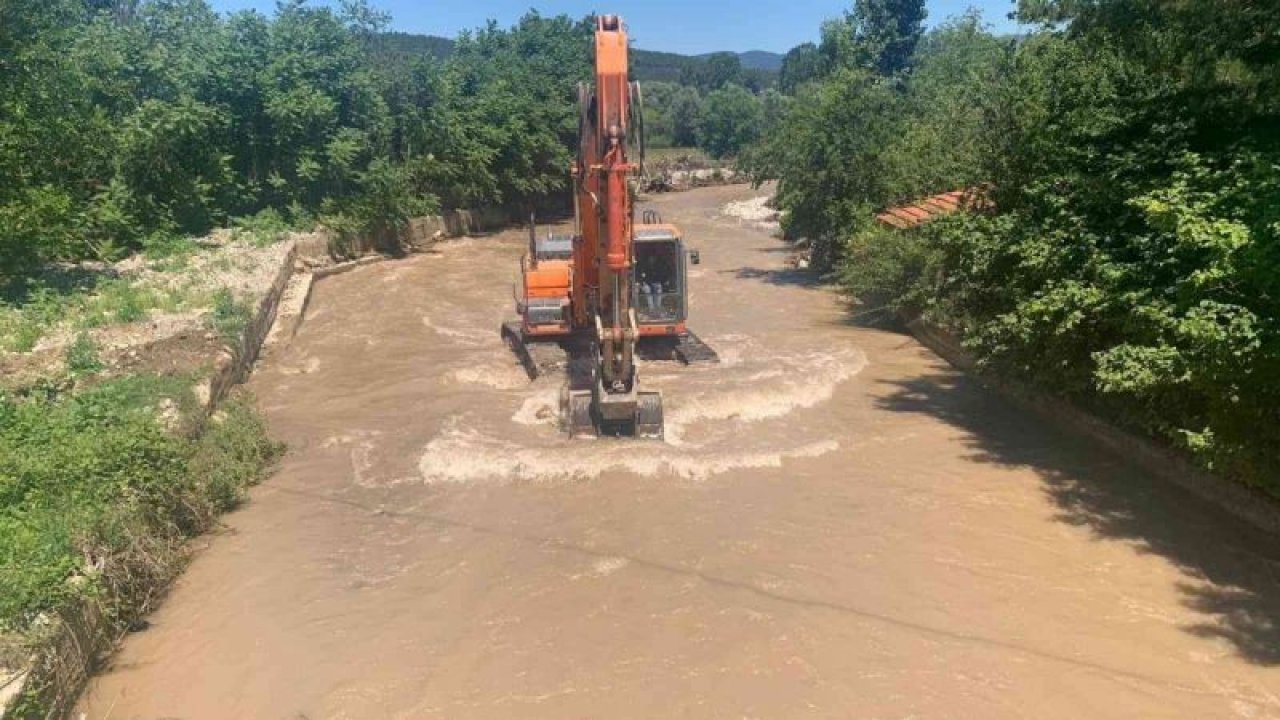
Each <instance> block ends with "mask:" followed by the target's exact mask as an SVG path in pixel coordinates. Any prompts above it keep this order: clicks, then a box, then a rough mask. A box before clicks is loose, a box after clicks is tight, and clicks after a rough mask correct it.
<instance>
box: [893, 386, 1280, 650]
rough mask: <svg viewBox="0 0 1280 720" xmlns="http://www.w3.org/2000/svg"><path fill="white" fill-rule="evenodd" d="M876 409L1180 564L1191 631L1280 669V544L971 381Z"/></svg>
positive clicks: (1079, 521) (1096, 530)
mask: <svg viewBox="0 0 1280 720" xmlns="http://www.w3.org/2000/svg"><path fill="white" fill-rule="evenodd" d="M884 384H885V385H886V386H887V387H885V388H883V392H882V393H881V394H880V397H879V398H878V400H877V404H878V405H879V406H880V407H881V408H883V409H887V410H892V411H895V412H904V413H922V414H926V415H929V416H931V417H936V418H940V419H942V420H944V421H946V422H947V423H949V424H951V425H952V426H954V427H957V428H960V429H962V430H964V431H965V432H966V433H968V438H967V443H968V445H969V447H970V448H971V449H972V450H973V454H972V456H971V458H970V459H972V460H973V461H974V462H980V463H991V464H995V465H999V466H1004V467H1016V468H1030V469H1032V470H1034V471H1035V472H1036V473H1037V474H1038V475H1039V477H1040V479H1041V482H1042V483H1043V489H1044V492H1045V493H1046V494H1047V495H1048V496H1049V498H1050V499H1052V501H1053V502H1054V504H1055V505H1056V507H1057V509H1058V514H1057V519H1058V520H1059V521H1061V522H1065V523H1068V524H1071V525H1074V526H1077V527H1084V528H1087V529H1089V530H1090V531H1091V532H1092V533H1093V534H1094V535H1095V536H1097V537H1099V538H1103V539H1107V540H1115V541H1120V542H1126V543H1130V544H1131V545H1132V546H1134V547H1136V548H1137V549H1138V550H1139V551H1140V552H1144V553H1152V554H1156V555H1159V556H1160V557H1162V558H1165V559H1166V560H1168V561H1169V562H1170V563H1172V564H1174V565H1175V566H1176V567H1177V568H1178V569H1179V570H1180V571H1181V572H1182V573H1183V575H1184V580H1183V581H1181V582H1180V583H1179V584H1178V589H1179V591H1180V592H1181V593H1182V595H1183V602H1184V604H1185V605H1186V606H1187V607H1188V608H1191V609H1193V610H1195V611H1196V612H1199V613H1203V614H1205V615H1207V616H1209V618H1210V619H1207V620H1206V621H1204V622H1201V623H1196V624H1193V625H1189V626H1184V627H1183V628H1182V629H1183V630H1185V631H1186V632H1188V633H1190V634H1192V635H1195V636H1198V637H1205V638H1220V639H1223V640H1226V641H1229V642H1230V643H1231V644H1232V645H1233V646H1234V647H1235V649H1236V650H1237V652H1238V653H1239V654H1240V655H1241V656H1242V657H1243V658H1245V659H1246V660H1247V661H1249V662H1252V663H1255V664H1258V665H1267V666H1274V665H1280V546H1278V545H1277V544H1276V542H1275V540H1274V538H1270V537H1269V536H1267V535H1266V534H1265V533H1262V532H1260V531H1256V530H1254V529H1252V528H1248V527H1242V526H1241V524H1240V522H1239V521H1236V520H1235V519H1234V518H1233V517H1232V516H1230V515H1228V514H1227V513H1225V512H1224V511H1222V510H1219V509H1218V508H1216V507H1214V506H1212V505H1209V504H1208V503H1206V502H1204V501H1202V500H1200V499H1199V498H1197V497H1195V496H1193V495H1191V494H1190V493H1189V492H1187V491H1185V490H1183V489H1182V488H1180V487H1177V486H1175V485H1172V484H1170V483H1168V482H1166V481H1164V480H1161V479H1158V478H1152V477H1149V476H1147V475H1146V474H1144V473H1143V472H1142V471H1141V470H1139V469H1137V468H1136V467H1134V466H1132V465H1130V464H1129V463H1128V462H1126V461H1125V460H1123V459H1122V458H1120V457H1119V456H1116V455H1114V454H1112V453H1111V452H1109V451H1107V450H1105V449H1102V448H1099V447H1096V446H1093V445H1092V444H1090V443H1089V442H1087V441H1086V440H1084V439H1081V438H1076V437H1068V436H1064V435H1063V434H1061V433H1059V432H1058V431H1056V430H1055V429H1054V428H1052V427H1050V426H1048V425H1045V424H1044V423H1043V422H1041V421H1039V420H1037V419H1035V418H1028V417H1027V416H1026V414H1025V413H1024V412H1022V411H1020V410H1016V409H1014V408H1013V407H1012V406H1010V405H1008V404H1007V403H1005V402H1004V401H1003V400H1002V399H1000V398H999V397H996V396H994V395H992V394H991V393H990V392H988V391H986V390H985V389H983V388H982V387H981V385H980V384H979V383H978V382H977V381H976V380H974V379H972V378H970V377H967V376H965V375H963V374H960V373H958V372H942V373H937V374H933V375H928V376H925V377H919V378H915V379H912V380H907V381H897V382H886V383H884Z"/></svg>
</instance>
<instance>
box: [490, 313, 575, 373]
mask: <svg viewBox="0 0 1280 720" xmlns="http://www.w3.org/2000/svg"><path fill="white" fill-rule="evenodd" d="M502 339H503V340H504V341H505V342H506V343H507V347H509V348H511V352H512V353H514V354H515V356H516V359H517V360H519V361H520V365H521V366H522V367H523V368H524V371H525V373H526V374H528V375H529V379H530V380H537V379H538V378H540V377H542V376H543V375H549V374H553V373H558V372H563V371H565V370H567V369H568V368H569V366H570V364H571V363H572V361H573V359H572V357H571V353H570V350H569V349H568V348H566V347H565V345H566V343H568V342H570V341H556V340H543V341H538V342H529V341H527V340H525V338H524V334H523V333H522V332H521V331H520V323H518V322H508V323H503V324H502Z"/></svg>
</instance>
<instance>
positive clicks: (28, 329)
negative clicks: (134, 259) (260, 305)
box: [0, 276, 202, 352]
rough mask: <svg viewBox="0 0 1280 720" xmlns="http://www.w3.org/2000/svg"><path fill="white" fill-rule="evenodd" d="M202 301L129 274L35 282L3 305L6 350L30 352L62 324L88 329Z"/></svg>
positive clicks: (0, 320)
mask: <svg viewBox="0 0 1280 720" xmlns="http://www.w3.org/2000/svg"><path fill="white" fill-rule="evenodd" d="M201 299H202V298H198V297H195V296H194V295H193V294H192V293H189V292H187V291H185V290H180V289H176V288H167V287H166V288H161V287H150V286H146V285H142V284H139V283H137V282H134V281H132V280H130V279H129V278H123V277H109V276H103V277H100V278H99V279H97V280H95V281H94V282H93V283H92V284H90V285H88V286H77V287H59V286H57V285H53V284H38V283H37V284H33V286H32V287H31V288H29V289H28V290H27V291H26V292H25V293H23V295H22V296H21V297H19V298H15V299H11V300H9V301H8V302H6V303H4V304H3V305H0V351H4V352H29V351H31V350H33V349H34V348H35V347H36V345H37V344H38V343H39V342H40V339H41V338H43V337H44V336H45V335H46V334H48V333H49V332H50V331H51V330H53V329H54V328H55V327H57V326H59V325H63V326H67V327H70V328H73V329H77V330H87V329H92V328H98V327H104V326H106V325H118V324H125V323H134V322H139V321H142V320H146V319H147V318H148V317H150V316H151V314H152V313H153V312H156V311H164V312H173V311H177V310H181V309H184V308H186V307H188V306H190V305H192V304H196V303H198V302H199V301H200V300H201Z"/></svg>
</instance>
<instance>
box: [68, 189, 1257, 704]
mask: <svg viewBox="0 0 1280 720" xmlns="http://www.w3.org/2000/svg"><path fill="white" fill-rule="evenodd" d="M758 194H759V193H758V192H754V191H752V190H750V189H748V188H745V187H728V188H707V189H703V190H698V191H693V192H689V193H682V194H678V195H669V196H663V197H661V198H658V199H656V200H655V201H654V202H653V203H651V205H652V206H655V207H657V208H658V209H660V210H661V212H662V213H663V214H664V215H665V216H666V219H667V220H669V221H675V222H677V223H680V224H681V225H682V226H683V227H684V229H685V231H686V234H687V236H688V238H689V240H690V242H691V244H692V245H693V246H694V247H696V248H698V249H699V250H701V254H702V258H703V260H704V262H703V264H702V265H701V266H699V267H698V268H696V272H695V273H694V277H693V301H692V302H693V322H692V324H693V325H694V326H695V328H696V329H697V331H698V332H699V334H700V335H701V336H702V337H703V338H704V339H706V340H707V341H708V342H709V343H710V344H712V345H713V346H714V347H716V349H717V350H718V351H719V352H720V354H721V356H722V357H723V359H724V362H723V364H721V365H719V366H709V367H694V368H678V367H671V366H665V365H651V366H648V367H646V368H645V369H644V379H645V382H646V384H647V385H648V386H650V387H656V388H659V389H661V390H663V391H664V393H665V394H666V403H667V415H668V434H669V437H668V441H667V442H666V443H665V444H653V443H643V442H626V441H603V440H602V441H595V442H589V441H588V442H569V441H567V440H564V439H562V438H561V437H560V435H559V434H558V432H557V430H556V428H555V426H554V420H555V417H554V411H555V407H556V400H557V393H558V391H559V387H558V384H557V382H556V381H555V380H554V379H544V380H540V381H539V382H536V383H532V384H531V383H529V382H528V381H527V380H526V379H525V377H524V375H523V373H522V371H521V370H520V368H519V366H518V365H517V364H516V363H515V361H514V360H513V358H512V357H511V356H510V355H509V354H508V353H507V351H506V350H505V349H504V347H503V346H502V343H501V342H500V340H499V337H498V333H497V329H498V326H499V323H500V321H502V320H503V319H505V318H507V317H509V314H510V313H511V312H512V310H511V302H510V283H511V281H512V280H513V277H514V274H515V267H516V261H517V258H518V257H519V255H520V253H521V251H522V247H523V244H524V237H523V235H522V234H521V233H518V232H517V233H509V234H504V235H499V236H496V237H490V238H479V239H469V240H461V241H456V242H449V243H445V244H442V245H440V246H438V251H437V252H435V253H433V254H429V255H419V256H414V257H412V258H409V259H407V260H404V261H398V262H392V263H384V264H380V265H375V266H371V267H369V268H364V269H361V270H358V271H355V272H352V273H348V274H345V275H341V276H337V277H333V278H330V279H327V280H325V281H324V282H322V283H320V284H318V285H317V286H316V289H315V295H314V297H313V300H312V303H311V309H310V311H309V314H308V318H307V320H306V323H305V324H304V325H303V327H302V328H301V330H300V332H299V334H298V336H297V338H296V339H295V340H294V342H293V343H292V344H291V345H290V346H289V347H288V348H287V349H285V350H284V351H283V352H281V353H278V354H276V355H275V356H273V357H271V358H269V359H268V360H267V362H266V363H265V366H264V367H263V368H261V370H260V371H259V372H258V374H257V375H256V376H255V378H254V380H253V381H252V385H253V389H254V390H255V391H256V392H257V394H258V397H259V400H260V402H261V405H262V407H263V408H264V410H265V412H266V413H267V416H268V418H269V419H270V422H271V425H272V427H273V429H274V431H275V432H276V433H277V434H278V435H279V436H280V437H281V439H283V440H286V441H287V442H288V443H289V444H290V446H291V452H290V454H289V456H288V458H287V459H286V461H285V463H284V465H283V467H282V468H281V470H280V472H279V473H278V474H277V476H276V477H274V478H272V479H271V480H270V481H268V482H267V483H266V484H265V485H264V486H263V487H261V488H259V489H258V490H257V491H256V492H255V493H254V496H253V499H252V502H251V503H250V504H249V505H247V506H246V508H245V509H243V510H242V511H240V512H237V513H235V514H233V515H232V516H230V517H229V518H228V520H227V524H228V531H227V532H226V533H224V534H222V535H220V536H218V537H215V538H213V539H212V541H211V544H210V547H209V548H208V549H207V550H205V551H204V552H202V553H201V554H200V556H199V557H198V558H197V559H196V561H195V562H194V563H193V565H192V566H191V568H190V570H189V571H188V572H187V574H186V576H185V577H184V578H183V579H182V580H181V582H180V583H179V585H178V586H177V588H176V589H175V590H174V592H173V593H172V595H171V597H170V598H169V599H168V600H167V601H166V603H165V604H164V606H163V608H162V609H161V610H160V611H159V612H158V613H156V615H155V616H154V617H153V618H152V625H151V627H150V629H148V630H146V631H144V632H140V633H137V634H135V635H133V636H131V637H130V638H129V640H128V641H127V642H126V644H125V646H124V648H123V650H122V652H121V653H120V654H119V655H118V656H117V657H116V659H115V661H114V663H113V666H112V667H111V668H110V670H109V671H108V672H105V673H104V674H103V675H102V676H101V677H99V678H98V679H97V680H96V682H94V683H93V685H92V687H91V688H90V689H89V691H88V692H87V694H86V696H85V699H84V701H83V704H82V709H83V710H84V712H86V713H87V715H88V717H89V718H104V717H107V716H108V715H109V716H110V717H111V718H113V720H114V719H120V718H161V717H165V718H191V719H194V718H303V717H306V718H313V719H318V718H451V719H452V718H511V717H521V718H531V717H547V718H565V717H599V718H659V717H698V718H703V717H706V718H744V717H758V718H783V717H840V718H844V717H862V718H890V717H893V718H905V717H919V718H924V717H930V718H934V717H936V718H948V717H964V718H1001V717H1035V718H1082V717H1090V718H1110V717H1114V718H1132V717H1186V718H1208V717H1240V718H1276V717H1280V550H1278V549H1277V548H1276V545H1275V543H1274V542H1273V541H1269V540H1268V539H1266V538H1264V537H1261V536H1258V535H1254V534H1251V533H1250V532H1249V531H1246V530H1244V529H1241V528H1240V527H1238V524H1237V523H1235V522H1233V521H1232V520H1231V519H1230V518H1228V517H1226V516H1224V515H1221V514H1219V513H1218V512H1216V511H1215V510H1213V509H1211V508H1209V507H1206V506H1205V505H1203V504H1201V503H1200V502H1198V501H1196V500H1194V499H1192V498H1191V497H1189V496H1187V495H1185V494H1183V493H1182V492H1180V491H1179V490H1177V489H1175V488H1172V487H1169V486H1166V485H1163V484H1160V483H1158V482H1156V481H1153V480H1149V479H1147V478H1145V477H1143V476H1142V475H1141V474H1140V473H1138V472H1137V471H1135V470H1133V469H1132V468H1130V467H1129V466H1127V465H1126V464H1125V462H1124V461H1123V459H1122V458H1118V457H1116V456H1114V455H1111V454H1108V453H1106V452H1104V451H1101V450H1098V449H1095V448H1093V447H1091V446H1089V445H1088V444H1085V443H1082V442H1079V441H1077V440H1073V439H1070V438H1066V437H1063V436H1061V435H1059V434H1057V433H1055V432H1054V431H1053V430H1051V429H1049V428H1047V427H1045V426H1044V425H1042V424H1041V423H1039V422H1037V421H1035V420H1034V419H1032V418H1029V417H1027V416H1025V415H1023V414H1020V413H1019V412H1017V411H1016V410H1014V409H1012V408H1011V407H1009V406H1006V405H1004V404H1003V403H1001V402H1000V401H998V400H997V399H994V398H993V397H992V396H990V395H988V394H987V393H986V392H984V391H982V390H981V389H980V388H978V387H977V386H976V385H975V384H974V383H973V382H971V381H969V380H966V379H965V378H964V377H963V376H961V375H958V374H957V373H955V372H953V371H952V370H951V369H950V368H949V367H947V366H946V365H945V364H944V363H943V362H942V361H941V360H939V359H938V358H936V357H935V356H933V355H932V354H931V353H929V352H928V351H926V350H924V349H923V348H921V346H919V345H918V344H917V343H916V342H915V341H914V340H912V339H911V338H910V337H907V336H903V335H901V334H897V333H894V332H891V331H887V330H882V329H875V328H869V327H860V326H858V325H857V324H855V323H854V322H851V321H850V320H849V317H848V315H847V313H845V312H844V308H843V307H842V306H841V304H840V301H839V300H838V298H837V297H836V296H834V295H833V294H832V293H831V292H829V291H828V290H825V289H822V288H820V287H818V286H817V285H815V284H814V283H813V282H812V281H811V278H809V277H808V276H806V275H804V274H801V273H797V272H796V271H793V270H789V269H788V268H787V266H786V263H785V261H786V257H787V255H786V251H785V248H784V247H783V245H782V243H781V242H780V241H778V240H775V239H773V238H771V237H770V235H769V233H768V231H767V229H766V227H765V226H764V224H762V223H759V222H754V221H748V220H744V219H740V218H735V217H730V216H726V215H724V214H723V213H722V209H723V208H724V207H725V206H726V204H728V203H730V202H740V201H744V200H749V199H751V198H752V197H755V196H756V195H758Z"/></svg>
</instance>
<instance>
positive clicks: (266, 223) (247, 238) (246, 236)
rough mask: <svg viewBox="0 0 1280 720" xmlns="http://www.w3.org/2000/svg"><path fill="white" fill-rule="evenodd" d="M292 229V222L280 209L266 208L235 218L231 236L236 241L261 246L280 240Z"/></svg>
mask: <svg viewBox="0 0 1280 720" xmlns="http://www.w3.org/2000/svg"><path fill="white" fill-rule="evenodd" d="M292 229H293V225H292V223H290V222H289V221H288V220H287V219H286V218H285V216H284V215H282V214H281V213H280V211H278V210H276V209H275V208H267V209H265V210H262V211H260V212H259V213H258V214H256V215H248V216H245V217H238V218H235V220H234V221H233V223H232V228H231V237H232V239H233V240H235V241H237V242H248V243H249V244H251V245H253V246H254V247H259V248H261V247H266V246H268V245H274V244H275V243H277V242H280V240H281V239H282V238H283V237H284V236H285V234H286V233H288V232H289V231H290V230H292Z"/></svg>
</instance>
